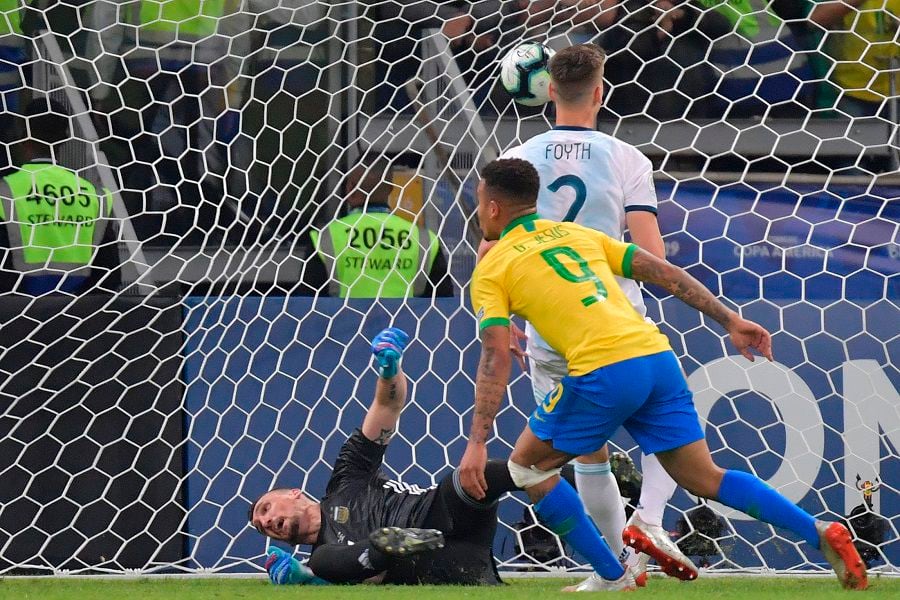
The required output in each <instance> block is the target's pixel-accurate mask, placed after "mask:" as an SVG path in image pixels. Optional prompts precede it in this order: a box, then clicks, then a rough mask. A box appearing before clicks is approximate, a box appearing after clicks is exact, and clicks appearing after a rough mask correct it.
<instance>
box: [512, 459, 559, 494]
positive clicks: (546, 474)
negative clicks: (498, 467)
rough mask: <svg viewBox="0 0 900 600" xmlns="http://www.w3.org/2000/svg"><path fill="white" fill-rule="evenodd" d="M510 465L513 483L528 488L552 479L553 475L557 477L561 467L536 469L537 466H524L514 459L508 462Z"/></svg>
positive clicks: (521, 487) (520, 487)
mask: <svg viewBox="0 0 900 600" xmlns="http://www.w3.org/2000/svg"><path fill="white" fill-rule="evenodd" d="M506 464H507V466H508V467H509V475H510V477H512V480H513V483H515V484H516V486H517V487H518V488H519V489H523V490H524V489H527V488H530V487H534V486H536V485H538V484H540V483H543V482H545V481H547V480H548V479H550V478H551V477H555V476H557V475H559V472H560V470H561V469H560V468H559V467H557V468H555V469H548V470H546V471H542V470H540V469H536V468H535V467H533V466H532V467H523V466H522V465H520V464H518V463H514V462H513V461H509V462H508V463H506Z"/></svg>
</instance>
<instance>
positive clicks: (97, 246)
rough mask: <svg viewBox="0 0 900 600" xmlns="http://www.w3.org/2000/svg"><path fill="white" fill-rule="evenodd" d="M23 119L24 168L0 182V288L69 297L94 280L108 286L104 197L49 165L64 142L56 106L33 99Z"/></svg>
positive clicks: (112, 268) (108, 205) (112, 260)
mask: <svg viewBox="0 0 900 600" xmlns="http://www.w3.org/2000/svg"><path fill="white" fill-rule="evenodd" d="M25 114H26V117H27V120H28V136H29V137H28V138H27V139H26V141H25V143H24V149H23V152H24V155H25V163H24V164H23V165H22V166H21V167H19V168H18V169H17V170H15V171H14V172H13V173H11V174H10V175H7V176H6V177H4V178H3V179H2V180H0V220H2V223H3V227H2V229H0V246H2V247H4V248H6V250H5V251H4V254H5V255H6V256H5V260H4V261H3V266H2V269H0V271H2V277H0V291H3V292H9V291H18V292H22V293H26V294H32V295H40V294H46V293H50V292H67V293H72V294H77V293H80V292H83V291H86V290H87V289H88V288H90V287H93V285H94V284H96V283H97V282H99V281H100V280H103V283H104V287H105V288H107V289H110V290H114V289H116V288H117V287H118V286H119V283H120V277H121V275H120V273H119V270H118V265H119V260H118V250H117V248H116V230H115V227H114V226H113V224H112V222H111V221H110V219H109V216H110V212H111V210H112V195H111V194H110V193H109V191H108V190H106V191H105V193H104V194H103V195H99V194H98V193H97V190H96V188H95V187H94V185H93V184H92V183H91V182H90V181H88V180H87V179H83V178H81V177H79V176H78V175H77V174H76V173H75V172H73V171H70V170H69V169H64V168H62V167H59V166H57V165H56V164H54V148H55V147H56V146H57V145H58V144H59V143H61V142H63V141H65V140H66V139H68V137H69V121H68V117H67V116H65V109H64V108H63V107H61V106H60V105H59V104H57V103H56V102H53V101H50V102H48V101H47V100H46V99H44V98H41V99H38V100H34V101H32V102H31V103H30V104H29V105H28V107H27V108H26V111H25Z"/></svg>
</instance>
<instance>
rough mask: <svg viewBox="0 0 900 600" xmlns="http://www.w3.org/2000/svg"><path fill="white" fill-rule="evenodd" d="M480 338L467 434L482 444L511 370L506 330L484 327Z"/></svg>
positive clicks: (488, 433) (492, 422) (488, 432)
mask: <svg viewBox="0 0 900 600" xmlns="http://www.w3.org/2000/svg"><path fill="white" fill-rule="evenodd" d="M481 337H482V340H481V341H482V348H481V360H480V361H479V362H478V373H477V375H476V377H475V414H474V415H473V416H472V431H471V433H470V435H469V441H470V442H474V443H477V444H483V443H485V442H486V441H487V439H488V437H489V436H490V433H491V430H492V429H493V426H494V418H495V417H496V416H497V411H498V410H500V403H501V402H502V401H503V396H504V395H505V394H506V385H507V383H509V375H510V373H511V371H512V359H511V357H510V354H509V331H508V329H507V328H506V327H501V326H497V325H495V326H492V327H487V328H485V330H484V331H482V332H481Z"/></svg>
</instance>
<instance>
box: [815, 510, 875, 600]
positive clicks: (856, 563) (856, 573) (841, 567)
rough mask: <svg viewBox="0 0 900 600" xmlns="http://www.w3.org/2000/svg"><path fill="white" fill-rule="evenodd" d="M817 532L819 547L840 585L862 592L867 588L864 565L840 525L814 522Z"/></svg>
mask: <svg viewBox="0 0 900 600" xmlns="http://www.w3.org/2000/svg"><path fill="white" fill-rule="evenodd" d="M816 530H817V531H818V532H819V547H820V548H821V549H822V554H824V555H825V558H826V559H827V560H828V562H829V563H831V568H832V569H834V572H835V574H836V575H837V578H838V580H840V582H841V585H842V586H844V588H846V589H848V590H864V589H866V588H867V587H868V586H869V582H868V579H867V578H866V564H865V563H864V562H863V560H862V558H860V556H859V552H857V551H856V546H854V545H853V538H852V537H851V535H850V532H849V531H848V530H847V528H846V527H844V526H843V525H841V524H840V523H829V522H827V521H816Z"/></svg>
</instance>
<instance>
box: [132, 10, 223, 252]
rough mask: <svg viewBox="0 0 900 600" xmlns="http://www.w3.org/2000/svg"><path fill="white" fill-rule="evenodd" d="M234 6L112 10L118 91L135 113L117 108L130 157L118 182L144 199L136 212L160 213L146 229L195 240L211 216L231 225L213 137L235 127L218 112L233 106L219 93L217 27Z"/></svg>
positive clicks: (219, 149) (208, 227) (218, 141)
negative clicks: (121, 69) (119, 44)
mask: <svg viewBox="0 0 900 600" xmlns="http://www.w3.org/2000/svg"><path fill="white" fill-rule="evenodd" d="M238 7H239V2H238V0H209V1H204V2H198V1H197V0H138V1H133V2H129V3H126V4H125V5H124V8H123V9H122V13H121V14H122V17H121V18H123V19H124V20H125V22H126V28H125V35H124V44H123V48H122V49H121V50H120V51H119V52H120V53H121V54H122V55H123V56H124V57H125V61H124V66H125V71H126V75H127V77H128V79H127V80H126V81H125V82H123V84H122V86H121V90H122V96H123V97H124V101H125V103H126V105H127V106H129V107H132V108H133V110H134V112H129V111H125V112H124V114H123V113H121V112H120V113H119V114H117V120H118V127H119V129H120V132H121V135H122V136H123V137H126V138H129V139H130V142H129V146H130V148H131V151H132V152H133V153H134V154H133V157H132V159H131V160H127V162H128V163H130V165H129V168H128V169H125V170H124V177H125V186H126V188H130V189H133V190H137V191H138V192H139V193H141V194H143V195H144V198H143V200H144V205H143V206H142V207H140V208H141V211H153V212H154V213H155V214H156V215H157V216H158V217H160V220H161V221H162V223H160V224H157V225H156V226H154V227H150V230H151V231H153V230H156V231H160V230H162V231H164V232H165V233H169V234H174V235H177V236H179V237H182V238H183V240H186V242H187V243H191V244H199V243H202V241H203V240H204V238H205V237H206V236H207V235H208V234H209V232H211V231H213V230H214V226H215V225H216V224H217V220H218V218H219V215H220V213H224V216H225V218H226V219H227V221H226V223H230V222H233V221H234V212H233V210H234V209H233V208H226V207H225V206H223V205H224V202H223V192H224V191H225V190H224V188H225V186H224V181H223V178H224V175H225V168H226V167H225V165H226V161H227V149H226V148H225V147H224V146H223V144H222V141H223V138H226V139H227V138H228V137H229V136H233V135H234V133H235V132H236V128H237V122H236V113H235V112H233V111H226V108H228V107H229V106H231V105H233V104H235V103H234V102H229V97H228V92H229V84H230V83H231V82H232V81H233V79H234V78H235V77H236V73H235V69H234V67H233V65H232V64H231V63H232V62H234V61H233V59H231V57H230V56H229V51H231V52H234V51H235V49H234V48H233V46H234V45H235V43H236V41H235V40H233V39H231V37H230V35H229V32H228V31H224V29H225V27H226V26H227V24H228V20H227V17H228V16H234V17H240V16H241V15H238V14H237V13H236V11H237V9H238ZM230 33H232V34H236V33H238V32H236V31H232V32H230ZM135 113H136V114H135ZM134 116H137V117H138V118H137V119H134V118H133V117H134ZM129 119H130V122H128V121H129ZM229 119H230V120H231V122H229ZM223 130H227V133H226V132H225V131H223ZM186 234H187V235H186Z"/></svg>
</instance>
